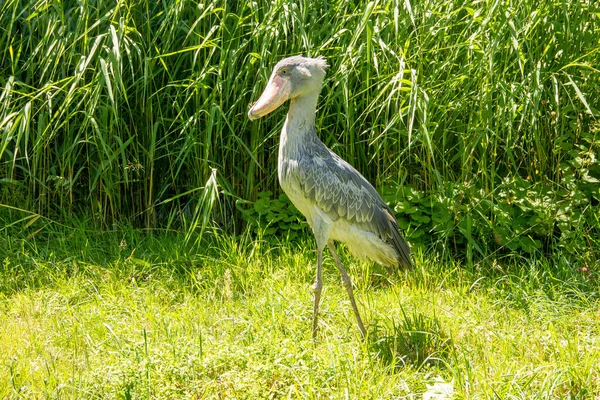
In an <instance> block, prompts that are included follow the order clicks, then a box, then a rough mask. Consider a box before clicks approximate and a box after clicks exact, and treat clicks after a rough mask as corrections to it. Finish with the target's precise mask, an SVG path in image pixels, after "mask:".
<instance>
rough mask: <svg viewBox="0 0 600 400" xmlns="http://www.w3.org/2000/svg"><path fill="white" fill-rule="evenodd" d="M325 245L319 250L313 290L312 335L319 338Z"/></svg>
mask: <svg viewBox="0 0 600 400" xmlns="http://www.w3.org/2000/svg"><path fill="white" fill-rule="evenodd" d="M322 266H323V247H321V246H319V248H318V250H317V277H316V279H315V283H314V284H313V286H312V290H313V292H314V294H315V306H314V308H313V326H312V328H313V329H312V336H313V339H316V338H317V328H318V326H317V320H318V318H319V301H320V300H321V289H323V268H322Z"/></svg>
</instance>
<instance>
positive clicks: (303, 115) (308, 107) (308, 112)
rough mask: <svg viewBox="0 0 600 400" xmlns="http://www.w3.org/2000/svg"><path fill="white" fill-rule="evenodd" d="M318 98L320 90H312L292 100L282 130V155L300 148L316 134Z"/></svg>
mask: <svg viewBox="0 0 600 400" xmlns="http://www.w3.org/2000/svg"><path fill="white" fill-rule="evenodd" d="M318 98H319V92H311V93H307V94H305V95H303V96H299V97H296V98H294V99H292V100H290V109H289V111H288V113H287V118H286V119H285V124H284V125H283V129H282V131H281V143H280V156H281V155H282V152H284V153H288V154H289V151H291V152H294V151H296V150H298V147H300V146H301V145H302V144H305V143H307V141H311V140H310V139H312V137H314V136H316V132H315V113H316V111H317V100H318ZM286 147H289V148H288V149H286ZM285 150H288V151H285Z"/></svg>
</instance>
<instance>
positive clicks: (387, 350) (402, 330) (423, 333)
mask: <svg viewBox="0 0 600 400" xmlns="http://www.w3.org/2000/svg"><path fill="white" fill-rule="evenodd" d="M368 347H369V350H370V352H371V353H372V354H374V355H375V356H376V357H377V358H379V359H380V360H381V361H382V362H383V363H384V364H386V365H389V366H392V367H393V369H394V370H396V369H398V368H403V367H405V366H407V365H411V366H412V367H414V368H416V369H421V368H422V367H438V368H444V367H445V366H446V364H447V361H448V360H449V358H450V357H451V356H452V354H453V353H454V344H453V342H452V339H451V337H450V335H448V334H447V333H446V332H445V331H444V329H443V327H442V324H441V322H440V320H439V319H438V318H437V317H436V316H433V317H432V316H428V315H425V314H423V313H420V312H417V311H413V312H412V313H407V312H406V311H405V310H404V309H402V318H401V319H400V320H399V321H395V320H392V321H391V326H388V327H386V326H381V325H375V326H373V327H372V328H371V329H370V332H369V337H368Z"/></svg>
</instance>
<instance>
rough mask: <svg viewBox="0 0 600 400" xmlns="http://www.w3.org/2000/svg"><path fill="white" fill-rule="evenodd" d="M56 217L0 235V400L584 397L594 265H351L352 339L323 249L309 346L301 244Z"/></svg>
mask: <svg viewBox="0 0 600 400" xmlns="http://www.w3.org/2000/svg"><path fill="white" fill-rule="evenodd" d="M209 237H210V238H209V239H207V241H206V242H205V243H203V244H202V246H201V247H200V246H192V245H189V244H188V245H186V242H185V237H184V235H173V234H152V233H144V232H139V231H134V230H131V229H123V230H119V231H114V232H105V233H97V232H92V231H86V230H84V229H79V230H77V231H71V230H64V229H58V230H55V231H53V232H47V233H42V234H40V235H38V237H36V238H35V239H34V240H32V241H25V240H23V239H22V238H19V235H13V236H8V235H3V236H1V237H0V241H1V243H2V246H1V247H0V248H1V250H0V261H1V267H0V397H2V398H6V397H7V398H60V399H71V398H123V399H129V398H174V399H175V398H232V397H236V398H282V397H283V398H325V397H333V398H393V397H397V398H410V396H412V395H417V397H416V398H420V393H424V392H425V391H426V390H427V385H428V384H432V383H433V382H434V381H435V380H436V379H442V380H444V381H445V382H453V385H454V391H455V392H454V393H455V396H456V398H501V399H509V398H515V399H520V398H528V399H532V398H535V399H550V398H572V399H589V398H594V396H599V395H600V366H599V365H598V359H599V358H600V331H599V326H600V325H599V324H598V318H599V315H598V309H599V307H598V306H599V305H600V304H599V295H598V289H599V288H600V286H599V285H598V281H597V278H598V277H597V274H590V273H589V272H582V271H578V270H569V269H568V268H563V269H561V268H558V267H557V266H556V265H554V262H553V260H538V261H526V262H523V263H522V264H520V265H514V266H512V267H507V270H506V271H498V270H496V269H494V268H489V269H485V270H477V269H472V270H471V269H468V268H465V267H464V266H461V265H459V264H451V263H448V262H441V261H439V260H438V259H435V258H432V257H430V256H428V255H422V254H418V255H417V260H416V266H417V267H416V268H415V270H413V271H409V272H406V273H400V274H397V275H391V276H390V275H388V274H387V273H386V272H385V271H384V270H382V269H380V268H379V267H377V266H374V265H372V264H368V263H356V262H354V261H353V260H352V259H350V258H348V257H346V255H345V253H343V254H344V256H343V260H344V262H346V263H347V264H348V265H350V271H351V274H352V276H353V279H354V282H355V285H356V292H355V293H356V295H357V298H358V299H359V307H360V309H361V311H362V313H363V318H364V320H365V323H366V324H367V325H368V331H369V337H368V339H367V341H366V342H364V343H363V342H362V341H361V340H360V336H359V332H358V329H357V327H356V325H355V321H354V316H353V314H352V311H351V308H350V306H349V301H348V299H347V297H346V292H345V290H344V289H343V287H342V286H341V284H340V279H339V276H338V273H337V271H336V269H335V268H333V264H332V260H331V259H330V258H329V257H326V260H325V261H326V267H325V289H324V297H323V302H322V313H321V323H320V332H319V338H318V340H317V341H316V342H313V341H312V340H311V329H310V326H311V322H310V320H311V312H312V292H311V291H310V284H311V283H312V281H313V278H314V276H313V275H314V272H315V269H314V263H315V255H314V251H313V250H312V246H313V243H312V241H306V242H305V243H303V244H302V245H301V246H291V245H284V244H282V245H280V246H271V245H265V243H262V242H257V241H253V240H249V239H248V237H240V238H235V239H234V238H231V237H227V236H221V235H213V234H210V235H209Z"/></svg>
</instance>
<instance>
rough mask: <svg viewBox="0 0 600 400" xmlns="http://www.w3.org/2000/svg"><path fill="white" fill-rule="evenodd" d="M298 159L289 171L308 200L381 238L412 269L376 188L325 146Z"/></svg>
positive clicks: (401, 241) (337, 217) (396, 227)
mask: <svg viewBox="0 0 600 400" xmlns="http://www.w3.org/2000/svg"><path fill="white" fill-rule="evenodd" d="M311 150H312V151H311V152H307V153H305V154H303V155H302V156H300V157H299V159H298V163H297V164H296V165H295V168H294V169H293V171H289V172H290V174H291V175H292V176H290V178H292V179H295V180H296V182H297V185H298V186H299V187H300V188H301V189H302V191H303V192H304V194H305V196H306V197H307V198H308V199H309V200H311V201H313V202H314V203H315V204H316V205H317V206H318V207H319V208H320V209H321V210H323V211H324V212H325V213H327V214H328V216H329V217H330V218H331V219H332V220H334V221H336V220H338V219H339V218H343V219H345V220H346V221H348V222H349V223H352V224H354V225H357V226H358V227H360V228H361V229H364V230H368V231H370V232H373V233H374V234H376V235H378V236H379V237H380V238H381V239H382V240H384V241H386V242H388V243H390V244H391V245H392V246H394V248H395V249H396V251H397V253H398V262H399V263H400V264H401V265H403V266H405V267H410V266H411V261H410V248H409V247H408V244H407V243H406V241H405V240H404V238H403V237H402V235H401V234H400V232H399V230H398V223H397V221H396V218H395V217H394V214H393V213H392V211H391V210H390V208H389V207H388V206H387V204H386V203H385V202H384V201H383V199H382V198H381V196H380V195H379V193H377V191H376V190H375V188H373V186H372V185H371V184H370V183H369V182H368V181H367V180H366V179H365V178H364V177H363V176H362V175H361V174H360V173H359V172H358V171H357V170H356V169H354V168H353V167H352V166H351V165H350V164H348V163H347V162H346V161H344V160H343V159H341V158H340V157H339V156H338V155H337V154H335V153H333V152H332V151H330V150H329V149H327V148H326V147H325V146H323V147H318V148H312V149H311Z"/></svg>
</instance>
